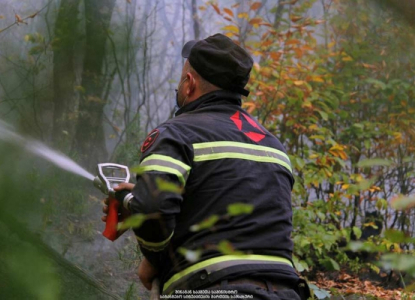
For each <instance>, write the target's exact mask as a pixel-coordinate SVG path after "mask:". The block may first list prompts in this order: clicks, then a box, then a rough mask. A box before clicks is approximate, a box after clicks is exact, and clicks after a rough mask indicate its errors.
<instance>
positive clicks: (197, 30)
mask: <svg viewBox="0 0 415 300" xmlns="http://www.w3.org/2000/svg"><path fill="white" fill-rule="evenodd" d="M191 11H192V20H193V32H194V35H195V40H198V39H200V20H199V16H198V15H197V0H192V10H191Z"/></svg>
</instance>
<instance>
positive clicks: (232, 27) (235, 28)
mask: <svg viewBox="0 0 415 300" xmlns="http://www.w3.org/2000/svg"><path fill="white" fill-rule="evenodd" d="M222 29H223V30H226V31H231V32H234V33H239V28H238V26H235V25H227V26H225V27H223V28H222Z"/></svg>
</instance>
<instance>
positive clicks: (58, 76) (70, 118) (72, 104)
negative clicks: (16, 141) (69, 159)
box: [52, 0, 80, 149]
mask: <svg viewBox="0 0 415 300" xmlns="http://www.w3.org/2000/svg"><path fill="white" fill-rule="evenodd" d="M79 3H80V0H62V1H61V3H60V7H59V10H58V15H57V17H56V22H55V37H54V40H53V91H54V95H53V103H54V110H53V130H52V140H53V143H54V145H55V147H58V148H59V149H67V148H68V146H69V145H70V143H71V142H72V138H73V133H74V125H75V114H76V113H75V110H76V108H77V100H76V94H75V86H76V73H75V62H74V58H75V57H74V55H75V53H76V52H75V45H76V43H77V42H78V41H79V39H80V32H79V30H78V26H79V17H78V14H79V10H78V7H79Z"/></svg>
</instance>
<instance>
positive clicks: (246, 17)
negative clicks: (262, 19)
mask: <svg viewBox="0 0 415 300" xmlns="http://www.w3.org/2000/svg"><path fill="white" fill-rule="evenodd" d="M248 17H249V16H248V14H247V13H240V14H238V18H239V19H248Z"/></svg>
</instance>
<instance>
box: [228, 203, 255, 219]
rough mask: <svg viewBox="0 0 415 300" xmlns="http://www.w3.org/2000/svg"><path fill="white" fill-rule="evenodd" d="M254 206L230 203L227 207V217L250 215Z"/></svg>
mask: <svg viewBox="0 0 415 300" xmlns="http://www.w3.org/2000/svg"><path fill="white" fill-rule="evenodd" d="M254 208H255V207H254V206H253V205H252V204H246V203H232V204H230V205H228V207H227V210H228V215H229V216H231V217H236V216H239V215H245V214H251V213H252V212H253V211H254Z"/></svg>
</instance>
